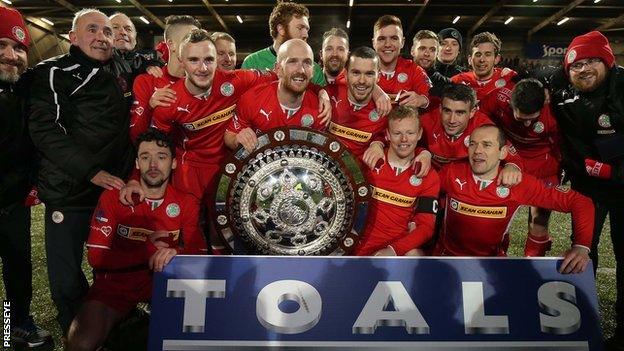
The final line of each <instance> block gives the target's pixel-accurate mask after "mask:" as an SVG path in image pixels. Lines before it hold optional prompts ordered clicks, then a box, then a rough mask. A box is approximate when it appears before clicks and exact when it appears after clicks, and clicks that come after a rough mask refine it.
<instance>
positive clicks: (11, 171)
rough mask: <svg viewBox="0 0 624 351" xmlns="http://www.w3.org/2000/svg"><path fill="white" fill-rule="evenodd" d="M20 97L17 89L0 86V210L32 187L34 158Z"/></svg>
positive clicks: (22, 100)
mask: <svg viewBox="0 0 624 351" xmlns="http://www.w3.org/2000/svg"><path fill="white" fill-rule="evenodd" d="M23 96H24V94H23V91H21V89H20V88H19V87H18V86H16V85H13V84H9V83H5V82H0V209H1V208H4V207H6V206H8V205H11V204H14V203H16V202H20V201H22V202H23V201H24V199H25V198H26V195H27V194H28V191H29V190H30V187H31V185H32V172H33V170H34V164H35V154H34V148H33V146H32V142H31V141H30V137H29V136H28V129H27V128H26V115H25V113H24V112H25V111H24V100H25V99H24V98H23Z"/></svg>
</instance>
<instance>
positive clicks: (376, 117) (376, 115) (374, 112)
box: [368, 110, 379, 122]
mask: <svg viewBox="0 0 624 351" xmlns="http://www.w3.org/2000/svg"><path fill="white" fill-rule="evenodd" d="M368 119H370V120H371V121H372V122H377V121H379V113H377V110H372V111H371V112H370V113H369V114H368Z"/></svg>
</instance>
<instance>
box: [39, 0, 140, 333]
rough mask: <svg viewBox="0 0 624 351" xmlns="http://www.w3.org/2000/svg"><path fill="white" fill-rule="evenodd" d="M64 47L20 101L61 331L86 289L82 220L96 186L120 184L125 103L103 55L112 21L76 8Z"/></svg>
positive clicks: (127, 164) (125, 165)
mask: <svg viewBox="0 0 624 351" xmlns="http://www.w3.org/2000/svg"><path fill="white" fill-rule="evenodd" d="M69 39H70V41H71V43H72V45H71V48H70V50H69V53H68V54H65V55H61V56H58V57H55V58H52V59H49V60H46V61H44V62H42V63H40V64H39V65H37V66H36V67H35V68H34V69H33V79H32V82H31V84H30V95H29V101H28V111H29V126H28V127H29V129H30V136H31V137H32V140H33V142H34V144H35V147H36V148H37V151H38V154H39V157H40V162H39V169H38V184H37V188H38V190H39V196H40V198H41V200H43V202H44V203H45V205H46V212H45V235H46V240H45V246H46V258H47V264H48V278H49V281H50V291H51V293H52V300H53V301H54V303H55V305H56V307H57V310H58V321H59V324H60V326H61V332H62V333H63V334H65V333H67V330H68V329H69V324H70V323H71V321H72V319H73V318H74V315H75V313H76V312H77V310H78V308H79V307H80V303H81V301H82V298H83V297H84V295H85V294H86V292H87V290H88V284H87V279H86V278H85V275H84V273H83V272H82V268H81V266H82V254H83V249H84V242H85V240H86V239H87V236H88V234H89V221H90V218H91V214H92V213H93V209H94V207H95V205H96V203H97V200H98V198H99V195H100V193H101V192H102V190H103V189H112V188H117V189H119V188H121V187H123V186H124V181H123V180H122V179H123V178H125V177H126V176H127V175H128V173H129V171H130V169H131V166H132V159H133V156H132V154H133V151H132V147H131V146H130V143H129V138H128V124H129V123H128V122H129V118H128V106H127V105H126V102H125V101H124V97H123V95H122V91H121V89H120V88H119V86H118V85H117V80H116V79H115V77H114V76H113V75H112V74H110V73H109V72H106V71H105V70H104V69H103V68H104V66H105V65H107V64H109V63H110V60H111V56H112V50H113V29H112V25H111V22H110V20H109V19H108V17H106V15H104V14H103V13H102V12H100V11H98V10H95V9H85V10H81V11H79V12H77V13H76V15H75V17H74V20H73V23H72V30H71V31H70V32H69Z"/></svg>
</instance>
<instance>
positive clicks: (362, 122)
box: [326, 46, 387, 158]
mask: <svg viewBox="0 0 624 351" xmlns="http://www.w3.org/2000/svg"><path fill="white" fill-rule="evenodd" d="M346 70H347V73H346V81H345V82H338V83H337V84H333V85H331V86H327V87H326V90H327V93H328V94H329V96H330V99H331V100H332V102H333V103H334V106H333V113H332V121H331V122H330V124H329V127H328V132H330V133H331V134H334V135H335V136H336V137H338V139H340V141H341V142H342V143H343V144H345V145H346V146H347V148H348V149H349V150H350V151H351V152H352V153H353V154H354V155H355V156H356V157H358V158H362V157H363V156H364V154H365V152H366V151H367V149H368V147H369V146H370V144H371V142H373V141H376V140H377V141H383V140H384V136H385V130H386V125H387V119H386V118H385V117H383V116H382V115H381V114H380V113H379V111H377V109H376V108H375V103H374V102H373V99H372V95H373V89H374V88H375V86H376V84H377V80H378V79H379V58H378V57H377V54H376V53H375V51H374V50H373V49H371V48H368V47H363V46H362V47H359V48H357V49H355V50H354V51H353V52H352V53H350V54H349V58H348V59H347V63H346Z"/></svg>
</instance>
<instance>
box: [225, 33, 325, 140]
mask: <svg viewBox="0 0 624 351" xmlns="http://www.w3.org/2000/svg"><path fill="white" fill-rule="evenodd" d="M313 67H314V56H313V53H312V48H310V45H308V44H307V43H306V42H305V41H303V40H301V39H290V40H288V41H286V42H284V44H282V45H281V46H280V47H279V50H278V52H277V62H276V66H275V71H276V73H277V76H278V78H279V79H278V81H276V82H271V83H268V84H264V85H261V86H257V87H255V88H253V89H251V90H249V91H247V92H246V93H245V94H243V96H242V97H241V99H240V102H239V103H238V105H237V106H236V115H235V118H234V119H232V120H231V121H230V125H229V126H228V128H227V131H226V132H225V144H226V145H227V146H228V147H229V148H230V149H235V148H237V147H238V146H239V145H242V146H243V147H244V148H245V149H247V150H248V151H252V150H253V149H255V148H256V146H257V144H258V139H257V137H256V132H262V131H266V130H268V129H272V128H277V127H284V126H302V127H309V128H314V129H318V130H323V129H325V124H324V123H322V121H321V118H319V100H318V97H317V95H316V94H315V93H314V92H313V91H312V90H311V89H310V88H309V87H308V86H309V83H310V80H311V79H312V74H313V72H312V71H313Z"/></svg>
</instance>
